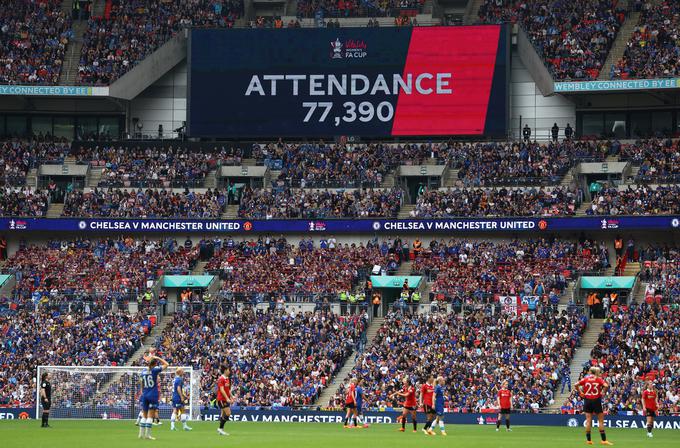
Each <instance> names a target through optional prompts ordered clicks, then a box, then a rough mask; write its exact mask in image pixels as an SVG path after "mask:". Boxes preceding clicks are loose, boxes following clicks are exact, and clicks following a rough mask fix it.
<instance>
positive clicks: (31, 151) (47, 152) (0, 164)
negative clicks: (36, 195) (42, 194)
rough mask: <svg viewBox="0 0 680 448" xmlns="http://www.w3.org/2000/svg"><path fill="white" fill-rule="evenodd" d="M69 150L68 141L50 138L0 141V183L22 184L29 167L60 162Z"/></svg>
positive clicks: (24, 181)
mask: <svg viewBox="0 0 680 448" xmlns="http://www.w3.org/2000/svg"><path fill="white" fill-rule="evenodd" d="M69 150H70V146H69V144H68V143H65V142H61V141H59V140H58V139H51V138H36V139H32V140H20V139H13V140H6V141H0V183H1V184H3V185H13V186H20V185H24V184H25V183H26V175H27V174H28V171H29V170H30V169H31V168H37V167H38V165H40V164H43V163H46V164H49V163H61V162H62V161H63V160H64V157H65V156H66V155H67V154H68V153H69Z"/></svg>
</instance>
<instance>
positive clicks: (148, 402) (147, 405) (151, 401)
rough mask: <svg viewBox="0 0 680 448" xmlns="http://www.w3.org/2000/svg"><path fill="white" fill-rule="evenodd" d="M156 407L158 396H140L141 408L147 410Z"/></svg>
mask: <svg viewBox="0 0 680 448" xmlns="http://www.w3.org/2000/svg"><path fill="white" fill-rule="evenodd" d="M154 409H158V398H156V397H142V410H143V411H144V412H148V411H150V410H154Z"/></svg>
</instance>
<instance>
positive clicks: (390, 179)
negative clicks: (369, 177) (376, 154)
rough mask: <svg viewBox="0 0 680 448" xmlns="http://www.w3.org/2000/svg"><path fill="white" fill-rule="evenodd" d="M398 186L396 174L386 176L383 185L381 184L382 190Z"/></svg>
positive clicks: (391, 173)
mask: <svg viewBox="0 0 680 448" xmlns="http://www.w3.org/2000/svg"><path fill="white" fill-rule="evenodd" d="M396 184H397V182H396V179H395V178H394V173H393V172H390V173H388V174H386V175H385V177H384V178H383V181H382V183H381V184H380V187H381V188H392V187H394V186H395V185H396Z"/></svg>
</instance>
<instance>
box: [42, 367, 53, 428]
mask: <svg viewBox="0 0 680 448" xmlns="http://www.w3.org/2000/svg"><path fill="white" fill-rule="evenodd" d="M40 405H41V406H42V408H43V412H42V425H40V427H41V428H49V427H50V425H49V423H48V420H49V419H50V407H51V406H52V385H51V384H50V381H49V378H48V376H47V372H45V373H43V374H42V375H41V376H40Z"/></svg>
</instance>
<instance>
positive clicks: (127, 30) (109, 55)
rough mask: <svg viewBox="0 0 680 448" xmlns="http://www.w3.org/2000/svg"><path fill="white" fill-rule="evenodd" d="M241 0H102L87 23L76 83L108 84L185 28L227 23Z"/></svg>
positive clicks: (235, 15) (235, 14) (240, 11)
mask: <svg viewBox="0 0 680 448" xmlns="http://www.w3.org/2000/svg"><path fill="white" fill-rule="evenodd" d="M242 15H243V0H172V1H165V0H107V8H106V12H105V14H104V17H93V18H91V19H90V20H89V21H88V26H87V31H86V32H85V37H84V40H85V43H84V45H83V49H82V54H81V57H80V65H79V68H78V72H79V74H78V82H79V83H80V84H86V85H108V84H110V83H112V82H113V81H115V80H116V79H118V78H119V77H121V76H122V75H124V74H125V73H126V72H127V71H129V70H130V69H132V68H133V67H134V66H135V65H136V64H137V63H138V62H140V61H141V60H142V59H144V58H145V57H146V56H148V55H150V54H151V53H153V52H154V51H155V50H156V49H158V48H159V47H160V46H161V45H163V44H164V43H165V42H167V41H168V40H169V39H170V38H171V37H172V36H174V35H175V34H177V33H178V32H179V31H180V30H181V29H183V28H187V27H192V26H195V27H212V28H225V27H231V26H233V24H234V21H235V20H236V19H238V18H239V17H241V16H242Z"/></svg>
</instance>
